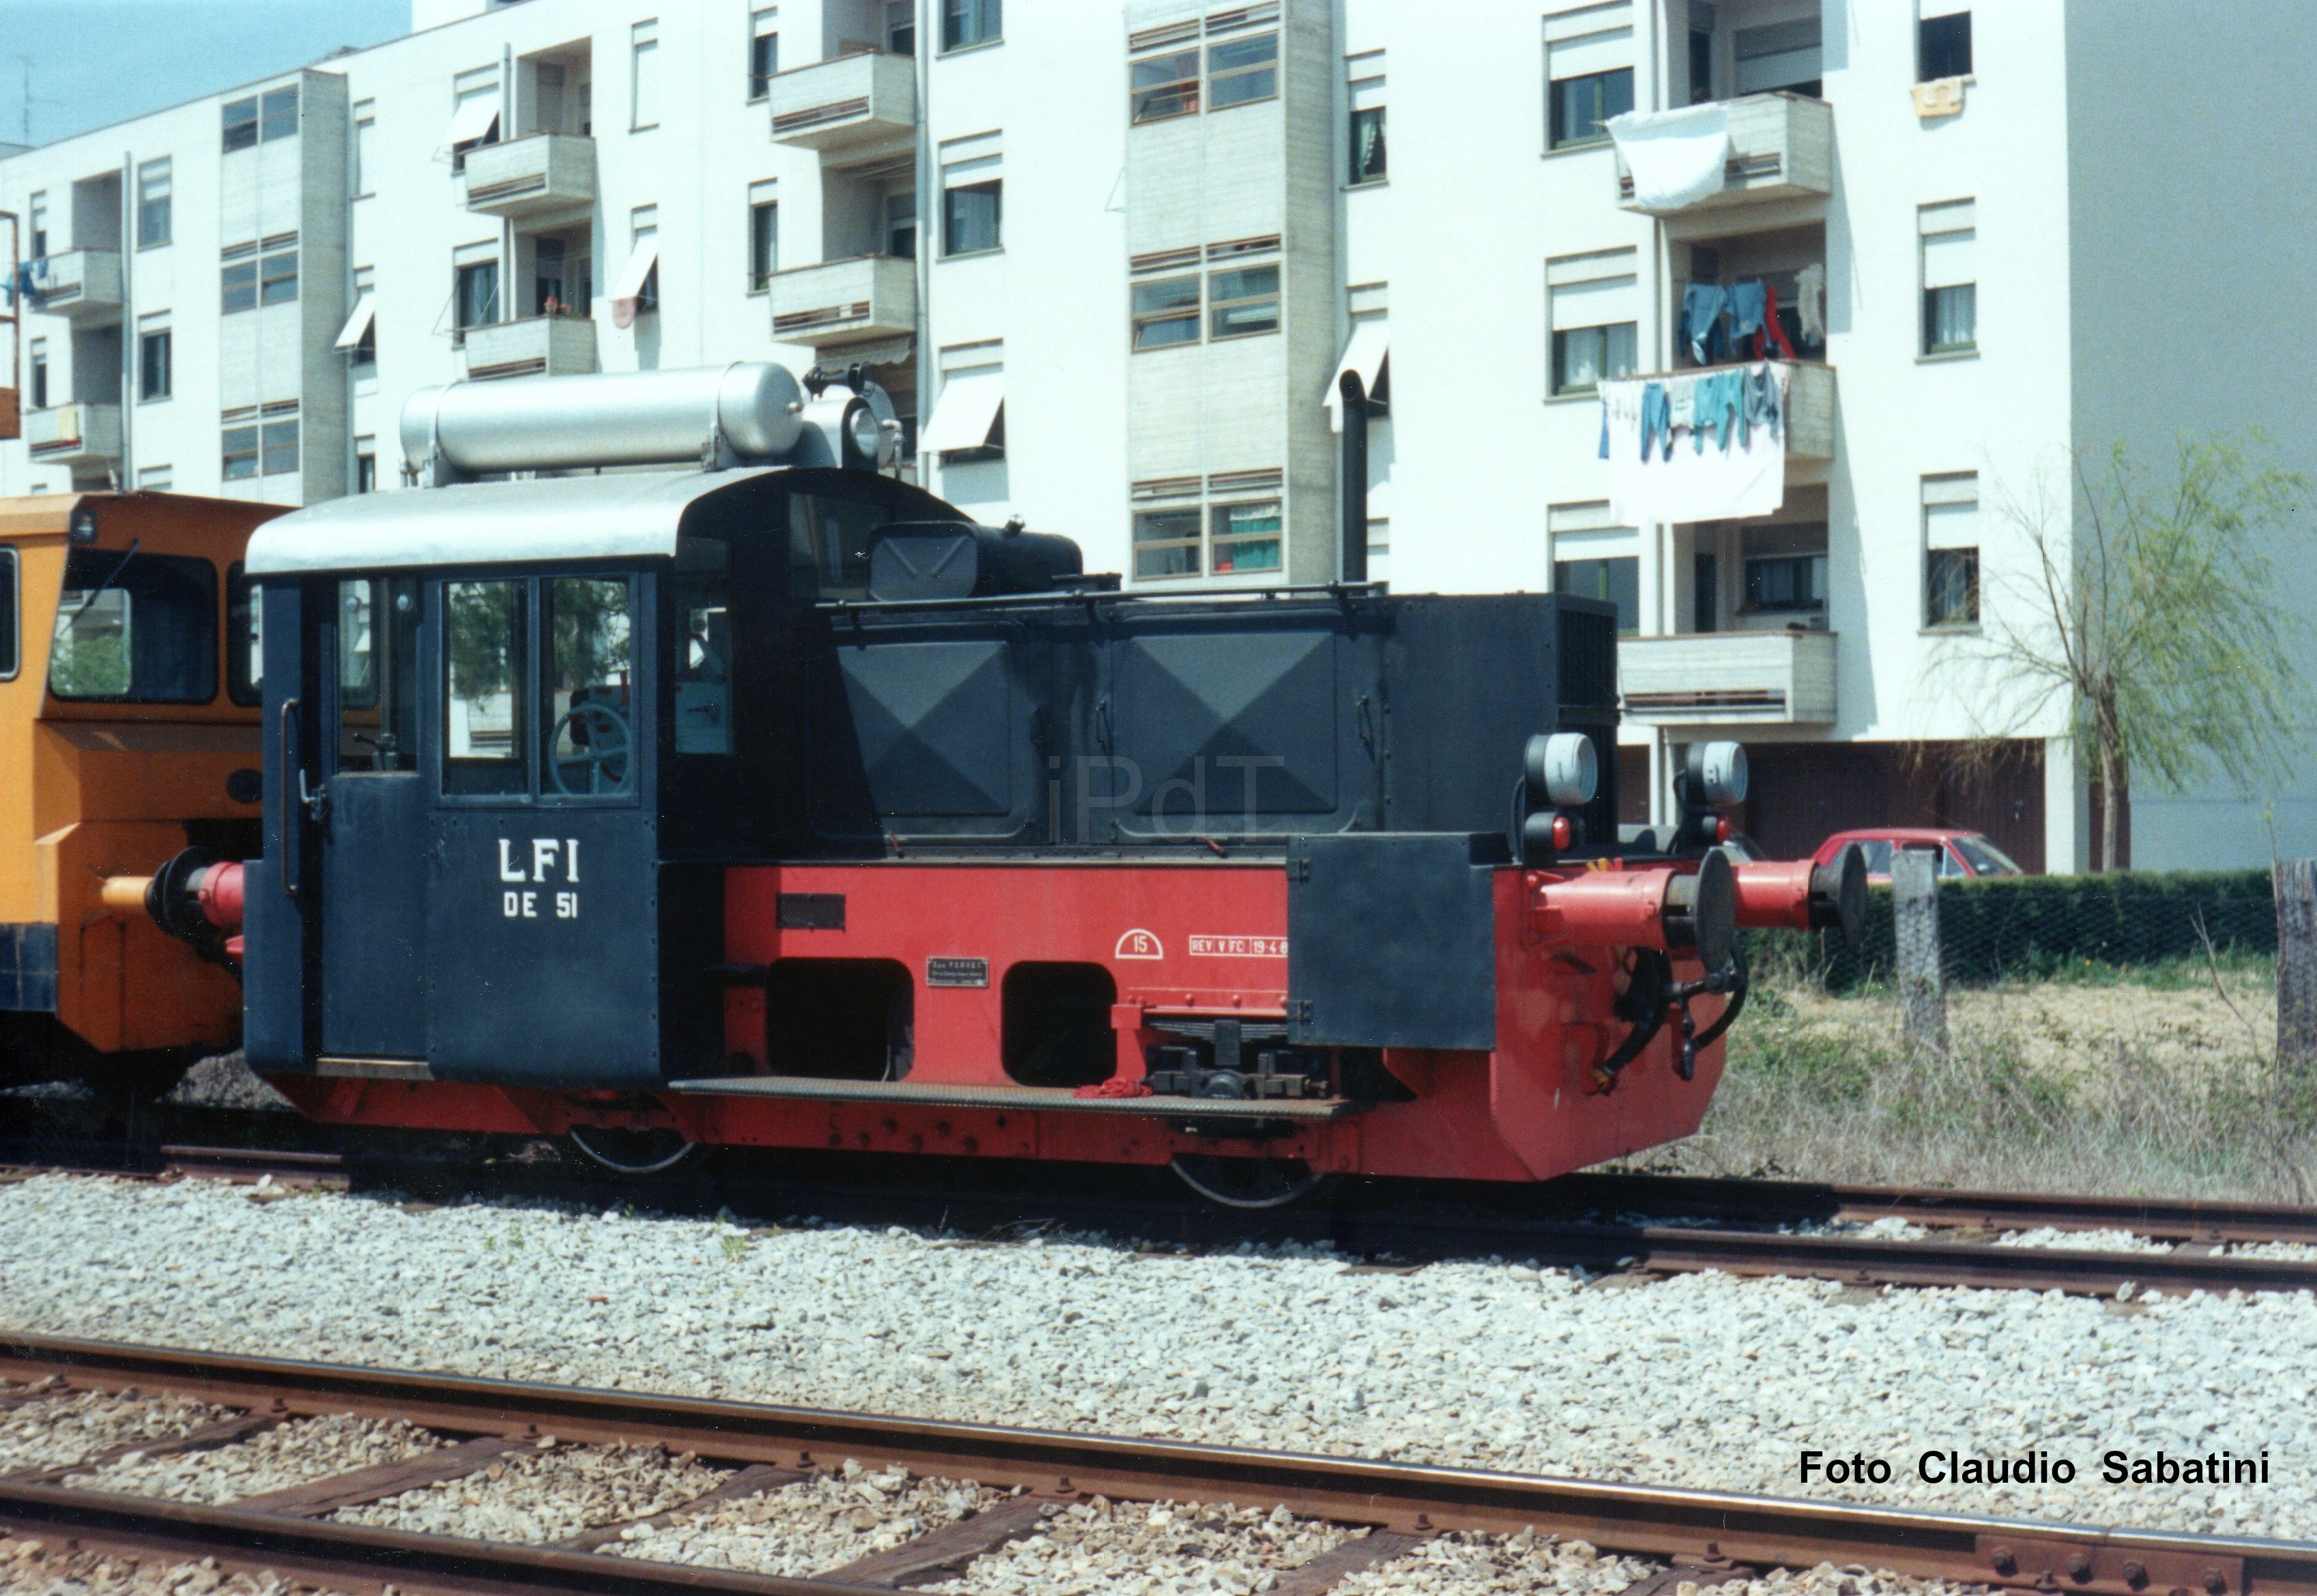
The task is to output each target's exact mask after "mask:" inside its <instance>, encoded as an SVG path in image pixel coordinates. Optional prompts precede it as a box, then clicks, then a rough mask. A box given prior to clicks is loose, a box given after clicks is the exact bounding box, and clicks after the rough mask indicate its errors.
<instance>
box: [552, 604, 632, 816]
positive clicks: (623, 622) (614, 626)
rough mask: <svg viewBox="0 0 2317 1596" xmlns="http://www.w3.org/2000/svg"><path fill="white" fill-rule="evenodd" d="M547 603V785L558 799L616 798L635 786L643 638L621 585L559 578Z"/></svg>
mask: <svg viewBox="0 0 2317 1596" xmlns="http://www.w3.org/2000/svg"><path fill="white" fill-rule="evenodd" d="M541 588H542V590H543V591H544V592H545V594H546V597H547V636H548V639H549V643H548V648H549V654H550V659H549V664H550V676H549V678H548V682H547V690H546V693H545V695H544V702H543V703H542V704H541V715H542V717H543V718H544V720H545V722H546V727H545V741H546V750H547V780H546V781H545V782H544V783H542V784H541V789H540V790H541V793H543V794H547V795H550V796H556V797H571V798H580V797H609V796H612V795H613V794H624V793H629V792H632V791H633V790H634V785H635V767H636V761H635V758H634V749H635V713H636V711H635V704H634V702H633V696H632V694H631V685H632V683H633V681H634V677H635V661H634V658H633V650H634V647H635V632H634V627H633V624H632V620H631V613H630V605H629V587H628V583H627V581H626V579H625V578H620V577H557V578H553V579H552V580H550V581H548V582H544V583H542V584H541Z"/></svg>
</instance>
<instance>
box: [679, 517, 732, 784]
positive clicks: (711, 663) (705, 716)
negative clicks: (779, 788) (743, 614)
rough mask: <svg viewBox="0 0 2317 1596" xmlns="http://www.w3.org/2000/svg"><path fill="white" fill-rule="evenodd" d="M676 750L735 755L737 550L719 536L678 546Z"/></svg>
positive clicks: (686, 540)
mask: <svg viewBox="0 0 2317 1596" xmlns="http://www.w3.org/2000/svg"><path fill="white" fill-rule="evenodd" d="M672 582H673V587H674V590H675V619H676V628H675V632H676V635H675V751H676V752H677V753H679V754H729V753H730V752H731V751H732V668H733V664H734V660H733V656H732V650H733V645H734V643H735V641H736V639H735V638H734V636H733V632H732V551H731V545H729V543H726V542H722V541H721V540H720V539H715V538H696V537H693V538H684V539H682V540H681V541H679V542H677V544H676V547H675V574H674V577H673V578H672Z"/></svg>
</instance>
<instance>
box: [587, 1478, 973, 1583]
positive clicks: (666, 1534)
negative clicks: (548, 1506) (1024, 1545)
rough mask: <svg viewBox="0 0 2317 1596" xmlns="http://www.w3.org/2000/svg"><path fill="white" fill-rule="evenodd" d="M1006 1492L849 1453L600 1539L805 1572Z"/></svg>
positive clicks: (753, 1569) (661, 1553) (724, 1563)
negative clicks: (807, 1473) (826, 1470)
mask: <svg viewBox="0 0 2317 1596" xmlns="http://www.w3.org/2000/svg"><path fill="white" fill-rule="evenodd" d="M1005 1500H1006V1493H1003V1492H999V1491H991V1490H989V1489H986V1488H984V1487H982V1486H980V1485H977V1484H974V1483H973V1482H972V1481H971V1480H935V1479H922V1478H917V1477H916V1476H913V1475H910V1474H909V1473H908V1470H906V1469H898V1468H897V1469H891V1470H888V1471H886V1472H884V1473H874V1472H872V1471H870V1470H867V1469H864V1468H863V1466H861V1463H860V1461H859V1460H858V1459H857V1458H848V1459H846V1460H845V1466H844V1467H843V1469H842V1470H840V1471H838V1472H836V1473H831V1474H819V1475H813V1476H812V1477H811V1478H810V1479H807V1480H800V1481H798V1482H797V1483H796V1484H792V1485H787V1486H783V1487H782V1488H780V1489H778V1490H774V1491H765V1492H762V1493H758V1494H757V1495H755V1496H751V1497H748V1498H746V1499H745V1500H742V1501H738V1502H719V1503H718V1504H717V1505H716V1506H714V1507H712V1508H710V1509H708V1510H707V1511H703V1512H701V1513H698V1514H695V1515H689V1516H686V1517H684V1518H681V1519H678V1520H675V1522H673V1523H669V1524H666V1525H643V1524H640V1525H637V1526H635V1527H634V1528H633V1529H631V1530H630V1531H629V1532H628V1533H626V1534H624V1535H623V1536H622V1538H620V1539H619V1540H618V1541H615V1542H613V1544H611V1545H609V1546H607V1547H604V1548H603V1549H604V1550H605V1551H607V1552H616V1553H619V1554H621V1555H622V1556H631V1557H648V1558H649V1559H651V1560H652V1561H653V1562H656V1563H707V1564H712V1565H715V1566H717V1567H719V1568H737V1569H740V1570H742V1571H744V1572H746V1573H749V1574H776V1575H780V1576H783V1577H785V1578H791V1579H810V1577H811V1576H813V1575H814V1574H826V1573H827V1572H828V1571H829V1570H830V1569H833V1568H839V1567H842V1566H843V1565H845V1564H847V1563H850V1562H852V1561H853V1560H854V1558H856V1557H866V1556H869V1555H870V1554H871V1553H872V1552H882V1551H887V1550H890V1548H892V1547H898V1546H899V1545H900V1544H901V1543H902V1542H903V1541H906V1540H913V1539H915V1538H917V1537H918V1536H920V1535H923V1534H925V1533H926V1532H927V1531H928V1530H932V1529H940V1528H941V1527H942V1526H943V1525H944V1524H950V1523H954V1522H955V1521H956V1520H960V1519H962V1518H964V1517H965V1516H966V1515H967V1514H968V1513H969V1512H981V1511H988V1510H989V1509H990V1508H993V1507H995V1506H997V1504H998V1503H999V1502H1004V1501H1005Z"/></svg>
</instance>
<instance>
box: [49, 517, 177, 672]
mask: <svg viewBox="0 0 2317 1596" xmlns="http://www.w3.org/2000/svg"><path fill="white" fill-rule="evenodd" d="M217 607H218V594H217V569H216V568H215V567H214V566H212V565H210V562H209V561H208V560H194V559H186V558H181V557H178V556H174V555H165V554H145V553H140V552H139V551H138V549H137V548H136V546H135V545H133V544H132V545H130V548H129V550H128V551H126V552H125V553H124V552H119V551H112V550H104V549H76V550H75V551H73V554H72V557H71V559H70V560H67V562H66V565H65V581H64V591H63V592H62V593H61V594H60V595H59V596H58V605H57V625H56V633H55V641H54V642H53V644H52V646H51V647H50V649H49V692H51V693H53V694H55V695H57V696H58V698H67V699H101V700H111V701H112V702H115V703H121V704H207V703H208V702H209V701H210V699H212V698H214V697H216V696H217Z"/></svg>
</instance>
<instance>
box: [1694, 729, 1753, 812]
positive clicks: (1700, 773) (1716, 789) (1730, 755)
mask: <svg viewBox="0 0 2317 1596" xmlns="http://www.w3.org/2000/svg"><path fill="white" fill-rule="evenodd" d="M1683 765H1684V767H1685V768H1684V770H1683V774H1684V775H1685V776H1687V777H1688V784H1687V785H1688V787H1689V790H1690V792H1691V793H1692V794H1694V795H1695V799H1696V800H1697V801H1699V802H1704V805H1705V807H1706V808H1708V809H1735V808H1737V807H1738V806H1739V805H1740V804H1741V803H1743V802H1746V781H1747V777H1746V745H1745V744H1743V743H1739V742H1694V743H1691V744H1690V745H1689V752H1688V755H1687V757H1686V758H1685V759H1684V761H1683Z"/></svg>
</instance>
